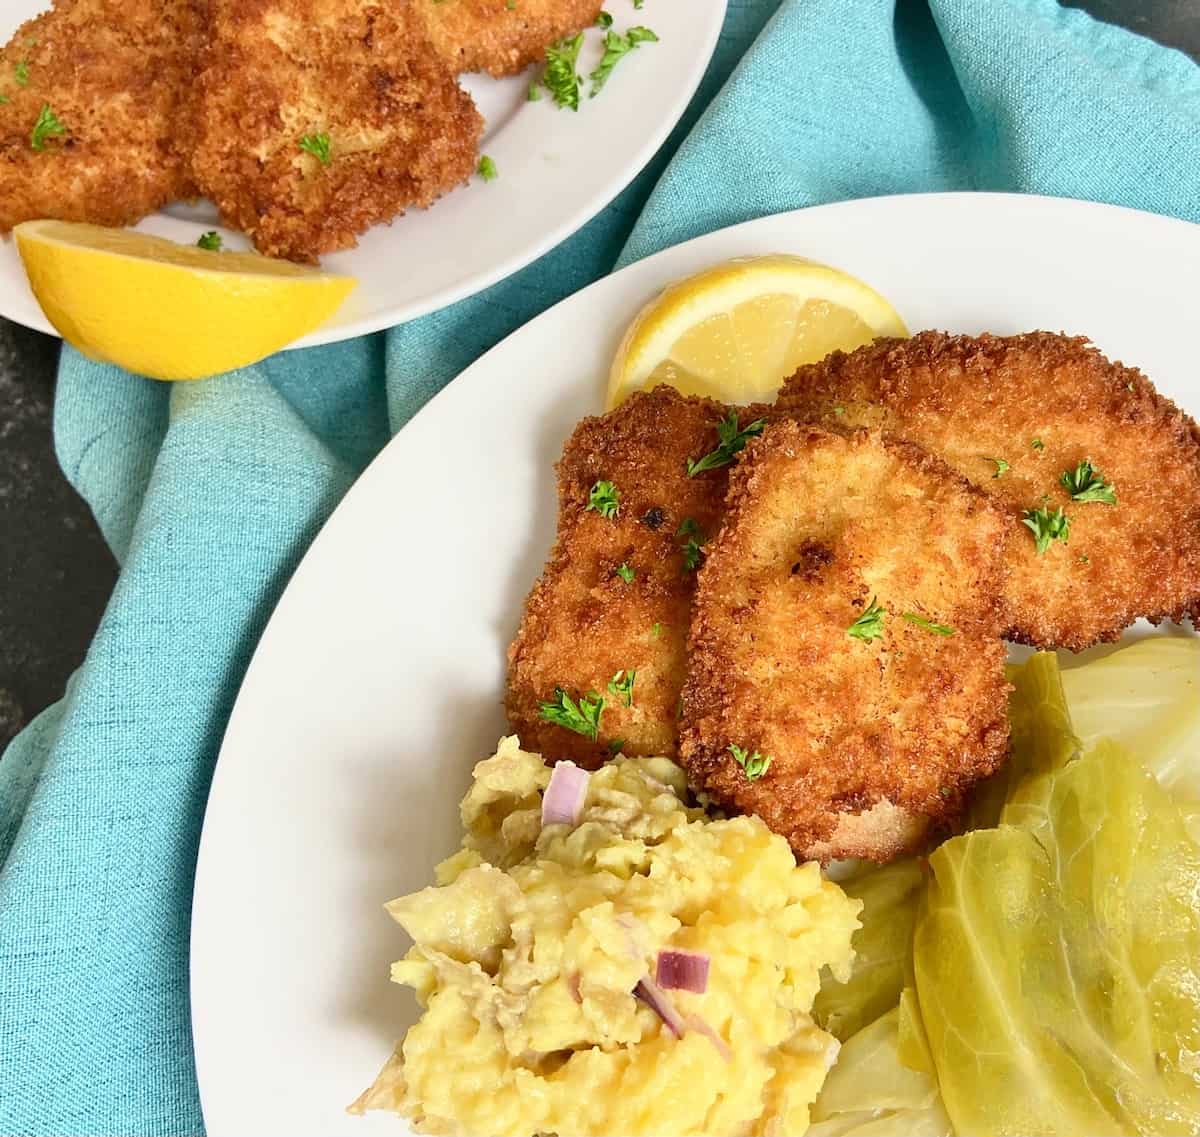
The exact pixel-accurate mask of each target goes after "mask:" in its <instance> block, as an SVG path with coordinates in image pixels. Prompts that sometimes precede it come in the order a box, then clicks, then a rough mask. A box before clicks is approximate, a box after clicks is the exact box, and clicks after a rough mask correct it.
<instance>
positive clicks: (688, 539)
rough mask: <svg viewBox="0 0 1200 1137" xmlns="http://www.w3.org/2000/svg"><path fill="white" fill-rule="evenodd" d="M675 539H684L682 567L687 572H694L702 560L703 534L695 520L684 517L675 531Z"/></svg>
mask: <svg viewBox="0 0 1200 1137" xmlns="http://www.w3.org/2000/svg"><path fill="white" fill-rule="evenodd" d="M675 537H676V539H679V538H681V537H682V538H685V540H684V542H683V567H684V569H685V571H687V572H694V571H695V570H696V569H698V568H699V567H700V562H701V561H702V560H703V559H704V534H703V533H701V532H700V526H699V525H697V524H696V521H695V518H692V517H685V518H684V519H683V521H682V522H681V523H680V526H679V528H678V529H677V530H675Z"/></svg>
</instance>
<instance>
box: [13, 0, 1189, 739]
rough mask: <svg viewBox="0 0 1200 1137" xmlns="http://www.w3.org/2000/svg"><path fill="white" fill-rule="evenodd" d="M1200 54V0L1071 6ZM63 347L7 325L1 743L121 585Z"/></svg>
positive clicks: (1077, 1) (76, 656) (53, 693)
mask: <svg viewBox="0 0 1200 1137" xmlns="http://www.w3.org/2000/svg"><path fill="white" fill-rule="evenodd" d="M1069 6H1070V7H1077V8H1085V9H1087V10H1088V11H1089V12H1091V13H1092V15H1094V16H1097V17H1099V18H1100V19H1102V20H1108V21H1109V22H1111V23H1116V24H1123V25H1124V26H1126V27H1128V28H1132V29H1133V30H1134V31H1136V32H1139V33H1141V34H1142V35H1145V36H1149V37H1151V38H1152V39H1156V40H1158V41H1159V42H1160V43H1165V44H1169V45H1171V46H1172V47H1178V48H1182V49H1183V50H1184V51H1186V52H1188V53H1189V54H1190V55H1191V56H1192V57H1193V58H1195V59H1200V0H1072V2H1071V3H1070V4H1069ZM57 361H58V342H57V341H56V340H52V339H50V338H49V337H47V336H43V335H40V334H39V333H37V332H31V331H28V330H27V329H25V328H21V327H18V326H16V325H15V324H11V323H8V322H7V321H5V320H3V319H0V748H3V747H4V746H5V745H7V743H8V741H9V739H10V738H11V737H12V735H14V734H15V733H16V732H17V731H18V730H19V729H20V728H21V727H22V726H23V725H24V724H25V723H26V722H28V721H29V720H30V719H31V718H32V717H33V716H34V715H36V714H37V713H38V712H39V711H40V710H42V708H43V707H45V706H47V705H48V704H49V703H51V702H53V701H54V700H55V699H57V698H58V697H59V696H60V695H61V694H62V691H63V687H64V685H65V683H66V681H67V678H68V677H69V675H70V674H71V672H72V671H73V670H74V669H75V668H76V667H77V666H78V665H79V663H80V661H81V660H82V659H83V655H84V652H85V651H86V650H87V645H88V642H89V640H90V639H91V636H92V633H93V631H94V630H95V628H96V625H97V623H98V622H99V620H100V616H101V614H102V612H103V610H104V605H105V604H106V603H107V600H108V596H109V593H110V592H111V591H112V587H113V583H114V581H115V580H116V572H117V570H116V564H115V562H114V561H113V558H112V554H111V553H109V551H108V547H107V546H106V545H105V544H104V541H103V539H102V538H101V536H100V532H99V530H98V529H97V528H96V523H95V521H94V520H93V519H92V516H91V513H90V512H89V511H88V508H87V506H86V505H85V504H84V503H83V501H82V500H81V499H80V498H79V496H78V495H77V494H76V493H75V491H74V490H73V489H72V488H71V487H70V485H69V484H68V483H67V481H66V479H65V478H64V477H63V475H62V471H61V470H60V469H59V466H58V463H57V461H56V460H55V457H54V447H53V441H52V439H51V432H50V420H51V408H52V404H53V396H54V373H55V367H56V364H57Z"/></svg>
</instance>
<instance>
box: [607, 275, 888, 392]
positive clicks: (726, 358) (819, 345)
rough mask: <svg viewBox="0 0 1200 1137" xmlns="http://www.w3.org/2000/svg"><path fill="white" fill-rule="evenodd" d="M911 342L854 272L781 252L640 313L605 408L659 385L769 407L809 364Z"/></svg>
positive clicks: (695, 282) (699, 278) (693, 284)
mask: <svg viewBox="0 0 1200 1137" xmlns="http://www.w3.org/2000/svg"><path fill="white" fill-rule="evenodd" d="M907 335H908V329H907V328H905V326H904V321H903V320H901V319H900V317H899V315H897V313H896V310H895V309H894V308H893V307H892V306H891V305H890V304H889V303H888V302H887V301H886V300H885V299H884V298H883V297H882V296H880V295H879V293H878V292H876V291H875V290H874V289H873V288H871V287H870V286H869V285H867V284H864V283H863V282H862V281H861V280H858V279H857V278H856V277H853V276H850V275H849V274H848V273H844V272H841V271H840V270H839V269H836V268H830V267H829V266H828V265H822V264H817V263H816V262H814V261H809V260H805V259H804V258H803V257H796V256H789V255H787V254H783V253H778V254H774V255H771V256H762V257H742V258H739V259H737V260H732V261H726V262H725V263H724V264H719V265H714V266H713V267H712V268H709V269H705V270H704V271H703V272H700V273H697V274H696V275H695V276H689V277H688V278H687V279H686V280H681V281H679V282H678V283H676V284H672V285H670V286H669V287H668V288H666V289H664V290H663V292H662V293H661V294H660V295H659V296H657V297H655V299H653V300H651V301H650V303H649V304H647V305H646V306H645V307H644V308H643V309H642V310H641V312H639V313H638V315H637V316H636V317H635V318H634V321H633V323H632V324H630V325H629V330H628V331H627V332H626V333H625V338H624V339H623V340H622V341H621V346H620V348H619V349H618V351H617V357H616V359H615V360H614V361H613V365H612V371H611V373H610V375H609V384H608V399H607V403H608V407H609V409H611V408H613V407H615V406H616V405H617V404H618V403H620V402H622V401H623V400H624V399H625V398H627V397H628V396H629V395H630V394H631V393H632V392H634V391H640V390H645V389H648V388H651V387H655V386H657V385H658V384H659V383H668V384H670V385H671V386H672V387H676V388H677V389H678V390H680V391H682V392H683V393H684V394H685V395H707V396H708V397H709V398H713V399H719V400H721V401H722V402H725V403H750V402H756V401H759V400H769V399H772V398H774V396H775V393H776V392H777V391H778V390H779V387H780V385H781V384H782V383H783V381H784V379H786V378H787V377H788V376H789V375H791V374H792V372H793V371H795V370H796V368H797V367H800V366H802V365H803V364H805V363H816V362H817V361H818V360H821V359H824V358H825V356H827V355H828V354H829V353H830V352H831V351H835V350H838V349H839V348H840V349H841V350H843V351H852V350H853V349H854V348H856V347H861V346H862V345H863V344H866V343H870V342H871V340H873V339H876V338H877V337H879V336H907Z"/></svg>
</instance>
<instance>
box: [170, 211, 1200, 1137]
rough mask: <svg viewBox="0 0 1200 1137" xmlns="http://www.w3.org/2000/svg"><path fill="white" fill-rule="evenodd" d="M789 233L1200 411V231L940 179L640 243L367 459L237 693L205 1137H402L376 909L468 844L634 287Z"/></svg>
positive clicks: (228, 756) (214, 915)
mask: <svg viewBox="0 0 1200 1137" xmlns="http://www.w3.org/2000/svg"><path fill="white" fill-rule="evenodd" d="M776 251H780V252H794V253H801V254H803V255H805V256H808V257H813V258H815V259H816V260H819V261H826V262H828V263H830V264H834V265H838V266H839V267H841V268H844V269H847V270H849V271H850V272H852V273H855V274H856V275H858V276H861V277H863V278H864V279H865V280H867V281H869V282H870V283H871V284H872V285H874V286H875V287H876V288H878V289H880V290H881V291H882V292H883V294H884V295H885V296H888V297H889V298H890V299H892V300H893V301H894V302H895V303H896V305H897V307H898V308H899V309H900V312H901V315H902V316H903V317H904V319H905V320H906V321H907V323H908V326H909V327H910V328H914V329H916V328H927V327H937V328H948V329H950V330H952V331H957V332H981V331H985V330H990V331H995V332H1002V333H1012V332H1018V331H1026V330H1029V329H1032V328H1047V329H1051V330H1055V331H1057V330H1060V329H1061V330H1067V331H1072V332H1084V333H1088V334H1090V335H1091V336H1092V337H1093V338H1094V339H1095V341H1096V343H1097V344H1098V345H1099V346H1100V347H1101V348H1102V349H1103V350H1104V351H1105V352H1107V353H1108V354H1109V355H1110V356H1112V357H1114V358H1120V359H1123V360H1125V361H1126V362H1128V363H1133V364H1137V365H1139V366H1141V367H1143V368H1144V369H1145V370H1146V371H1147V373H1148V374H1149V375H1150V376H1152V377H1153V379H1154V380H1155V382H1156V383H1157V384H1158V387H1159V389H1160V390H1161V391H1162V392H1163V393H1164V394H1167V395H1170V396H1172V397H1173V398H1175V399H1177V400H1178V401H1180V402H1181V403H1182V404H1183V405H1184V406H1185V407H1189V408H1190V409H1191V411H1192V413H1196V411H1197V410H1200V376H1198V374H1197V371H1196V366H1195V334H1194V325H1195V311H1194V308H1195V288H1194V285H1195V282H1196V280H1197V279H1200V227H1197V226H1193V225H1188V224H1185V223H1183V222H1179V221H1171V220H1167V219H1164V218H1161V217H1154V216H1150V215H1148V214H1140V213H1135V212H1132V211H1130V210H1122V209H1115V208H1111V207H1107V206H1097V205H1087V204H1083V203H1079V202H1071V201H1057V200H1051V199H1044V198H1029V197H1024V198H1021V197H1009V196H1002V195H982V194H980V195H970V194H954V195H931V196H917V197H894V198H878V199H875V200H870V201H859V202H850V203H847V204H842V205H831V206H825V207H823V208H819V209H810V210H804V211H801V212H797V213H790V214H784V215H781V216H778V217H768V218H764V219H763V220H760V221H754V222H750V223H748V224H745V225H740V226H737V227H735V228H732V229H726V230H724V231H722V232H719V233H714V234H711V235H710V236H707V237H703V238H700V239H699V240H696V241H691V242H689V243H688V244H686V245H681V246H679V247H678V248H674V249H670V250H668V251H666V252H664V253H661V254H659V255H658V256H655V257H651V258H650V259H648V260H645V261H642V262H641V263H639V264H636V265H634V266H633V267H631V268H628V269H626V270H624V271H623V272H620V273H617V274H616V275H614V276H611V277H609V278H608V279H606V280H603V281H600V282H599V283H598V284H595V285H593V286H592V287H590V288H588V289H586V290H585V291H583V292H581V293H579V294H578V295H576V296H573V297H571V298H570V299H569V300H565V301H563V302H562V303H561V304H559V305H558V306H557V307H555V308H553V309H552V310H551V311H549V312H547V313H546V314H545V315H543V316H541V317H540V318H538V319H536V320H534V321H533V322H532V323H530V324H528V325H527V326H525V327H524V328H522V329H521V330H520V331H518V332H516V333H514V334H513V335H512V336H510V337H509V338H508V339H507V340H505V341H504V342H503V343H501V344H500V345H499V346H498V347H496V348H494V349H493V350H492V351H490V352H489V353H488V354H487V355H485V356H484V357H483V358H482V359H480V360H479V361H478V362H477V363H476V364H474V365H473V366H472V367H470V368H469V369H468V370H467V371H465V372H464V373H463V375H462V376H461V377H460V378H459V379H458V380H457V381H456V382H454V383H453V384H451V385H450V386H449V387H448V388H447V389H446V390H445V391H443V392H442V393H441V394H440V395H438V396H437V398H436V399H434V400H433V402H432V403H430V404H429V406H428V407H427V408H425V409H424V410H423V411H422V412H421V413H420V414H419V415H418V416H417V417H416V418H415V419H414V420H413V422H412V423H411V424H410V425H408V426H407V427H405V428H404V430H403V431H401V433H400V434H399V435H398V436H397V438H396V439H394V440H393V442H392V443H391V445H389V446H388V447H387V449H386V450H384V452H383V454H382V455H381V456H380V457H379V458H378V459H377V460H376V461H375V463H374V464H373V465H372V466H371V468H370V469H369V470H368V471H367V472H366V473H365V474H364V475H363V476H362V478H361V479H360V480H359V482H358V484H357V485H356V486H355V487H354V489H353V490H352V491H351V493H350V494H349V495H348V497H347V498H346V500H345V501H344V502H343V503H342V505H341V506H340V507H339V508H338V510H337V512H336V513H335V514H334V516H333V518H332V519H331V520H330V521H329V523H328V524H327V525H326V526H325V529H324V530H323V531H322V533H321V534H320V536H319V537H318V538H317V540H316V543H315V544H314V545H313V547H312V549H311V550H310V552H309V553H308V556H307V557H306V558H305V560H304V562H303V564H301V566H300V568H299V570H298V571H297V573H296V575H295V577H294V578H293V580H292V582H291V584H290V585H289V587H288V589H287V592H286V593H285V595H284V597H283V599H282V601H281V602H280V604H279V607H278V609H277V610H276V612H275V615H274V617H273V618H272V620H271V623H270V625H269V626H268V628H267V631H266V633H265V635H264V636H263V639H262V642H261V643H260V644H259V647H258V651H257V653H256V654H255V657H254V661H253V663H252V664H251V667H250V670H249V674H248V675H247V677H246V681H245V684H244V685H243V687H242V691H241V695H240V697H239V699H238V702H237V706H236V708H235V710H234V712H233V716H232V719H231V721H230V724H229V729H228V732H227V734H226V736H225V743H224V747H223V749H222V752H221V757H220V761H219V763H218V766H217V771H216V777H215V779H214V781H213V786H212V794H211V797H210V800H209V806H208V813H207V816H206V818H205V825H204V835H203V839H202V842H201V848H200V863H199V869H198V873H197V878H196V892H195V908H194V915H193V925H192V1017H193V1024H194V1031H195V1041H196V1060H197V1065H198V1070H199V1078H200V1093H201V1099H202V1101H203V1106H204V1116H205V1120H206V1123H207V1126H208V1133H209V1137H226V1135H229V1137H234V1135H238V1137H240V1135H241V1134H246V1133H255V1134H260V1135H262V1134H276V1133H277V1134H281V1135H282V1134H287V1135H289V1137H292V1135H298V1134H308V1133H312V1134H318V1133H319V1134H323V1135H326V1137H332V1135H335V1134H347V1135H351V1134H358V1135H360V1137H362V1135H365V1134H370V1133H380V1134H383V1133H391V1134H398V1133H403V1132H405V1131H406V1130H405V1126H404V1124H403V1123H402V1122H401V1121H400V1120H398V1119H397V1118H394V1117H388V1116H378V1115H376V1116H372V1117H369V1118H366V1119H359V1118H350V1117H347V1116H346V1115H344V1114H343V1112H342V1109H343V1107H344V1106H345V1105H346V1103H348V1102H349V1101H351V1100H352V1099H353V1098H354V1097H355V1096H356V1095H357V1094H358V1092H359V1091H360V1090H361V1089H362V1088H363V1087H364V1086H365V1085H366V1084H367V1083H368V1082H369V1081H370V1080H371V1079H372V1078H373V1077H374V1075H375V1073H376V1071H377V1069H378V1067H379V1066H380V1064H381V1063H382V1062H383V1060H384V1058H386V1057H387V1055H388V1054H389V1053H390V1051H391V1047H392V1044H393V1042H394V1041H395V1039H396V1038H398V1037H399V1036H400V1035H401V1034H402V1033H403V1031H404V1029H405V1028H406V1027H407V1025H408V1023H409V1022H410V1021H411V1016H412V1014H413V1011H414V1003H413V1000H412V997H411V995H410V994H409V992H408V991H407V990H401V989H399V988H396V987H393V986H392V985H391V984H389V982H388V964H389V962H390V961H391V960H393V959H396V958H398V957H399V956H400V955H401V954H402V953H403V952H404V950H406V948H407V943H406V941H405V938H404V936H403V935H402V933H401V932H400V930H399V929H398V928H397V927H396V926H395V925H394V924H393V923H392V922H391V921H390V920H389V918H388V917H387V916H386V915H385V914H384V912H383V910H382V908H381V907H380V905H381V904H382V903H383V902H384V901H385V900H387V899H389V898H391V897H393V896H398V895H400V894H401V893H403V892H407V891H409V890H411V889H415V888H419V887H422V886H423V885H425V884H427V883H429V881H430V873H431V870H432V868H433V865H434V863H435V862H436V861H437V860H438V859H439V858H441V857H443V856H445V855H446V854H448V853H450V852H451V851H453V849H454V848H455V847H456V844H457V841H458V837H459V826H458V818H457V810H456V804H457V802H458V799H459V797H460V796H461V794H462V793H463V792H464V790H465V789H466V786H467V780H468V775H469V771H470V769H471V766H472V765H473V764H474V763H475V762H476V761H477V760H479V759H480V758H483V757H486V756H488V755H489V754H491V753H492V748H493V746H494V744H495V742H496V739H497V738H498V737H499V735H500V734H501V733H502V732H503V730H504V725H505V724H504V715H503V713H502V711H501V705H500V699H501V691H502V678H503V661H504V649H505V646H506V645H507V643H508V641H509V639H510V638H511V636H512V634H513V632H514V630H515V628H516V625H517V620H518V616H519V613H520V607H521V602H522V600H523V598H524V596H525V593H526V591H527V590H528V589H529V587H530V585H531V584H532V582H533V580H534V578H535V577H536V575H537V574H538V572H539V570H540V568H541V566H542V561H543V558H544V556H545V554H546V551H547V549H548V547H549V545H550V542H551V539H552V537H553V529H554V516H555V497H554V480H553V474H552V469H551V467H552V464H553V462H554V461H555V459H556V458H557V457H558V453H559V449H560V447H561V445H562V442H563V440H564V439H565V438H566V436H567V434H568V433H569V432H570V430H571V428H572V426H573V425H574V424H575V422H576V420H578V419H579V418H580V416H582V415H584V414H588V413H592V412H595V411H598V410H600V409H601V402H602V396H603V389H604V376H605V370H606V368H607V366H608V362H609V359H610V357H611V354H612V351H613V349H614V348H615V346H616V344H617V341H618V339H619V337H620V335H621V332H622V329H623V328H624V326H625V324H626V322H627V321H628V320H629V318H630V317H631V316H632V315H633V313H634V312H636V311H637V309H638V307H639V306H640V305H641V304H642V302H643V301H644V300H646V298H647V297H649V296H650V295H651V294H652V293H653V292H654V291H655V290H656V289H658V288H659V287H660V286H661V285H663V284H665V283H666V282H668V281H670V280H673V279H675V278H677V277H679V276H682V275H684V274H686V273H689V272H692V271H694V270H696V269H699V268H701V267H702V266H704V265H708V264H711V263H712V262H714V261H718V260H721V259H723V258H726V257H730V256H735V255H739V254H744V253H766V252H776ZM566 344H569V345H570V350H569V352H567V353H564V351H563V345H566ZM431 475H432V476H431ZM413 486H419V487H421V490H420V492H419V493H417V494H414V493H413V492H412V487H413ZM397 503H401V504H400V506H398V505H397ZM414 547H418V548H421V549H423V550H425V553H424V554H423V555H421V556H414V555H413V549H414ZM447 1060H452V1059H451V1056H447Z"/></svg>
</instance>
